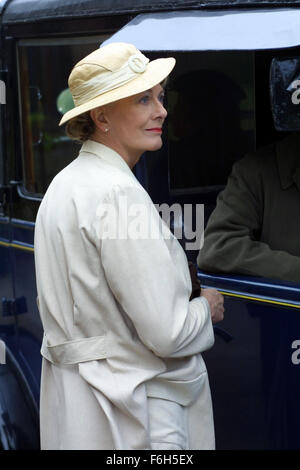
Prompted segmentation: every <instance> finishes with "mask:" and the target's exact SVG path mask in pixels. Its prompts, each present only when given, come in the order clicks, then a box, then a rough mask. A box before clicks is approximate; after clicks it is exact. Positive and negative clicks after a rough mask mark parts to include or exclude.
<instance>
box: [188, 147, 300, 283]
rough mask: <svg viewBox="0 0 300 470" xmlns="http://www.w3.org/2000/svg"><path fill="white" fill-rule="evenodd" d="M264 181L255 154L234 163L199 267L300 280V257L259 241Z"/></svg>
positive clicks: (208, 227)
mask: <svg viewBox="0 0 300 470" xmlns="http://www.w3.org/2000/svg"><path fill="white" fill-rule="evenodd" d="M263 184H264V182H263V178H262V176H261V172H260V170H259V165H258V161H257V159H255V158H253V155H252V156H251V155H248V156H247V157H245V158H244V159H242V160H241V161H239V162H237V163H236V164H235V165H234V167H233V170H232V173H231V175H230V177H229V179H228V183H227V186H226V188H225V190H224V191H223V192H222V193H221V194H220V195H219V197H218V200H217V205H216V208H215V210H214V211H213V213H212V215H211V217H210V219H209V222H208V224H207V228H206V230H205V233H204V245H203V248H202V249H201V250H200V252H199V255H198V259H197V262H198V266H199V267H200V269H202V270H204V271H209V272H220V273H239V274H244V275H248V276H264V277H267V278H274V279H281V280H286V281H293V282H300V258H299V257H297V256H293V255H290V254H289V253H287V252H285V251H280V250H272V249H271V248H270V247H269V246H268V244H266V243H264V242H261V241H259V236H260V230H261V224H262V219H263V205H264V201H263V190H264V188H263Z"/></svg>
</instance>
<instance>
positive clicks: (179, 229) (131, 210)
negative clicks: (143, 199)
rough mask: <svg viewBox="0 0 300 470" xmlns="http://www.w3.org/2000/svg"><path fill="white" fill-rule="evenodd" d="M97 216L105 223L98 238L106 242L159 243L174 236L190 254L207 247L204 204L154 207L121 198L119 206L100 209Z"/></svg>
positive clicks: (99, 230)
mask: <svg viewBox="0 0 300 470" xmlns="http://www.w3.org/2000/svg"><path fill="white" fill-rule="evenodd" d="M159 214H161V217H159ZM97 217H98V218H99V219H100V220H101V223H100V224H99V226H98V234H97V235H98V237H99V238H100V239H102V240H117V239H118V240H126V239H129V240H158V239H170V238H171V237H172V236H173V235H174V236H175V237H176V238H177V239H178V240H182V241H183V243H184V248H185V250H187V251H188V250H199V249H200V248H201V247H202V245H203V234H204V205H203V204H195V205H192V204H184V205H183V207H182V206H181V205H180V204H173V205H171V206H169V205H168V204H165V203H164V204H160V205H158V204H155V205H152V204H147V203H135V202H132V200H128V199H127V197H126V196H120V197H119V198H118V204H117V205H114V204H110V203H105V204H104V203H103V204H101V205H100V206H98V209H97Z"/></svg>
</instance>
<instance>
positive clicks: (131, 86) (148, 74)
mask: <svg viewBox="0 0 300 470" xmlns="http://www.w3.org/2000/svg"><path fill="white" fill-rule="evenodd" d="M175 62H176V60H175V59H174V57H168V58H163V59H155V60H153V61H151V62H149V64H148V65H147V69H146V70H145V72H143V73H141V74H139V75H138V76H137V78H135V79H134V80H132V81H131V82H128V83H126V84H125V85H122V86H121V87H120V88H115V89H114V90H110V91H107V92H106V93H103V95H99V96H97V97H96V98H93V99H92V100H90V101H87V102H86V103H84V104H82V105H80V106H75V108H73V109H71V110H70V111H67V112H66V113H65V114H64V115H63V117H62V119H61V121H60V123H59V125H60V126H61V125H62V124H65V123H66V122H67V121H69V120H70V119H72V118H74V117H76V116H79V115H80V114H82V113H85V112H87V111H90V110H91V109H94V108H98V107H99V106H104V105H105V104H108V103H113V102H114V101H118V100H121V99H123V98H127V97H129V96H133V95H137V94H138V93H142V92H143V91H146V90H149V89H150V88H153V87H154V86H155V85H158V84H159V83H161V82H162V81H163V80H164V79H165V78H166V77H167V76H168V75H169V74H170V73H171V71H172V70H173V68H174V66H175Z"/></svg>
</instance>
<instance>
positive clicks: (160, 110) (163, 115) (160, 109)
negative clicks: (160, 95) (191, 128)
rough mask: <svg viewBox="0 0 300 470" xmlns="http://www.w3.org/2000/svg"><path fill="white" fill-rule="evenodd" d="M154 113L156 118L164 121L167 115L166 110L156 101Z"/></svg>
mask: <svg viewBox="0 0 300 470" xmlns="http://www.w3.org/2000/svg"><path fill="white" fill-rule="evenodd" d="M155 111H156V113H157V117H160V118H162V119H165V118H166V117H167V115H168V112H167V110H166V108H165V107H164V105H163V103H162V102H161V101H160V100H157V106H156V110H155Z"/></svg>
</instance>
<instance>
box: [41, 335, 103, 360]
mask: <svg viewBox="0 0 300 470" xmlns="http://www.w3.org/2000/svg"><path fill="white" fill-rule="evenodd" d="M41 354H42V356H43V357H44V358H45V359H47V360H48V361H50V362H52V363H53V364H66V365H67V364H78V363H80V362H86V361H96V360H98V359H105V358H106V357H107V355H106V347H105V336H92V337H89V338H79V339H74V340H71V341H66V342H64V343H60V344H55V345H51V346H50V345H48V344H47V337H46V335H44V338H43V342H42V347H41Z"/></svg>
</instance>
